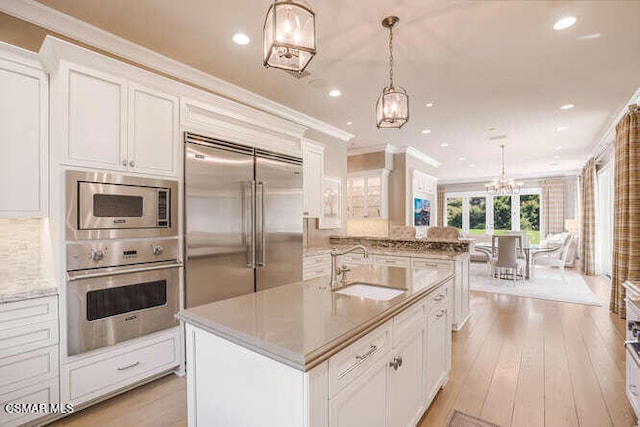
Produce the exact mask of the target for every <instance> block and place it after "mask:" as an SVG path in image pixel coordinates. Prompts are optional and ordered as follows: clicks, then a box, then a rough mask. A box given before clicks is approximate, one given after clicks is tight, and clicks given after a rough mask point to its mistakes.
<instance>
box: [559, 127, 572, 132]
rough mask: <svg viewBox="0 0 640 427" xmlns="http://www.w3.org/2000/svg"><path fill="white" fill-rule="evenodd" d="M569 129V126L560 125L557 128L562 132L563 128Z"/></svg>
mask: <svg viewBox="0 0 640 427" xmlns="http://www.w3.org/2000/svg"><path fill="white" fill-rule="evenodd" d="M567 129H569V126H560V127H559V128H558V129H556V130H557V131H558V132H562V131H563V130H567Z"/></svg>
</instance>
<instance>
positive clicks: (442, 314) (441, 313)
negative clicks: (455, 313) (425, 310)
mask: <svg viewBox="0 0 640 427" xmlns="http://www.w3.org/2000/svg"><path fill="white" fill-rule="evenodd" d="M445 314H447V309H446V308H445V309H444V310H440V314H436V317H442V316H444V315H445Z"/></svg>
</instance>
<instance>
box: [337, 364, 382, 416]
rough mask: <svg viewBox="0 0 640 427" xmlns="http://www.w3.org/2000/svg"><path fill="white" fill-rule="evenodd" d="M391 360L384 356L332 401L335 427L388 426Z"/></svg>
mask: <svg viewBox="0 0 640 427" xmlns="http://www.w3.org/2000/svg"><path fill="white" fill-rule="evenodd" d="M388 362H389V361H388V358H387V357H383V358H381V359H380V360H379V361H378V362H377V363H376V364H375V365H372V366H371V367H370V368H369V369H368V370H367V371H365V372H363V373H362V375H360V376H359V377H358V378H357V379H355V380H354V381H353V382H352V383H351V384H349V385H348V386H347V387H345V388H344V389H342V390H341V391H340V393H338V394H336V395H335V396H334V397H333V398H332V399H330V400H329V425H330V426H331V427H353V426H367V427H376V426H378V427H384V426H385V424H386V423H385V422H386V398H385V396H386V394H387V372H388V369H387V364H388Z"/></svg>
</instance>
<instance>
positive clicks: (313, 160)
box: [302, 139, 324, 218]
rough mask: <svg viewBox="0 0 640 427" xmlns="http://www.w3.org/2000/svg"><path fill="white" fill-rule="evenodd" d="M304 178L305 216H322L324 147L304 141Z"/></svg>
mask: <svg viewBox="0 0 640 427" xmlns="http://www.w3.org/2000/svg"><path fill="white" fill-rule="evenodd" d="M302 162H303V163H302V176H303V180H304V184H303V187H304V210H303V212H304V216H305V217H310V218H320V216H322V177H323V176H324V146H323V145H320V144H318V143H316V142H312V141H310V140H307V139H303V140H302Z"/></svg>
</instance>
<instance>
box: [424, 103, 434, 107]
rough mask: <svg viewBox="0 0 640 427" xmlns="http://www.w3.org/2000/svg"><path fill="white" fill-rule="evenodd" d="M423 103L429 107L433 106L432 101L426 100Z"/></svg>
mask: <svg viewBox="0 0 640 427" xmlns="http://www.w3.org/2000/svg"><path fill="white" fill-rule="evenodd" d="M425 105H426V106H427V107H429V108H431V107H433V102H427V103H426V104H425Z"/></svg>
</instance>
